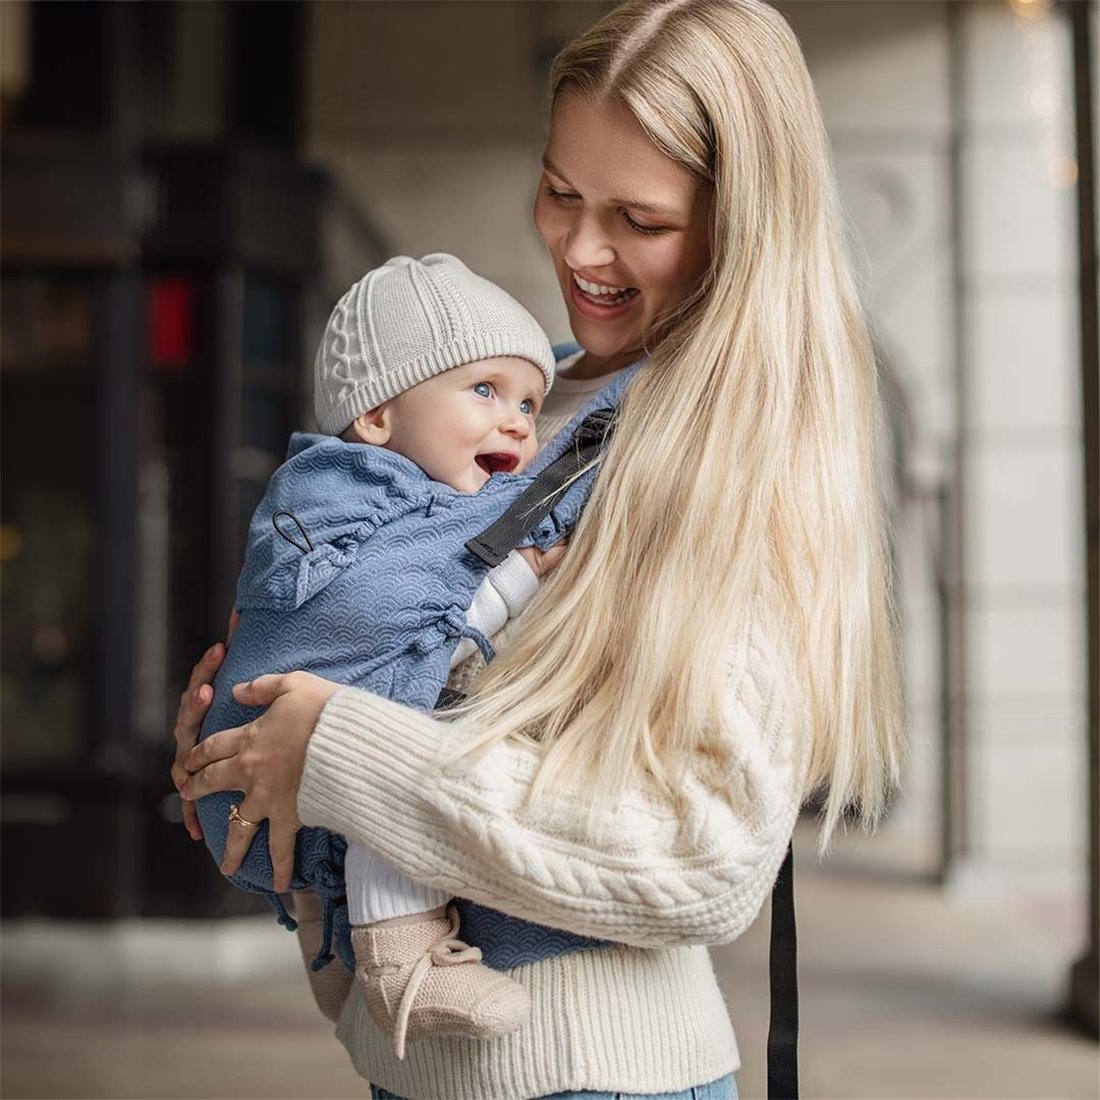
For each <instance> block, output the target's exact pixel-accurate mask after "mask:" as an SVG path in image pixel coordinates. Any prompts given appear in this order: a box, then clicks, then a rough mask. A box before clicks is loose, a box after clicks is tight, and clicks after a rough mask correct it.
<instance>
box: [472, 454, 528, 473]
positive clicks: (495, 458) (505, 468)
mask: <svg viewBox="0 0 1100 1100" xmlns="http://www.w3.org/2000/svg"><path fill="white" fill-rule="evenodd" d="M474 461H475V462H476V463H477V464H478V465H479V466H480V467H481V468H482V469H483V470H484V471H485V472H486V473H487V474H488V475H489V476H490V477H492V476H493V474H499V473H505V474H510V473H511V472H512V471H513V470H514V469H515V468H516V467H517V466H518V465H519V455H510V454H507V453H505V452H504V451H500V452H498V453H496V454H488V455H474Z"/></svg>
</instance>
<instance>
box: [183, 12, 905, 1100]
mask: <svg viewBox="0 0 1100 1100" xmlns="http://www.w3.org/2000/svg"><path fill="white" fill-rule="evenodd" d="M552 84H553V92H554V99H553V108H552V115H551V125H550V136H549V141H548V144H547V149H546V155H545V171H544V174H543V178H542V180H541V182H540V189H539V195H538V198H537V200H536V204H535V224H536V226H537V228H538V231H539V233H540V235H541V236H542V239H543V241H544V242H545V244H546V246H547V249H548V250H549V252H550V255H551V257H552V259H553V262H554V264H555V267H556V270H557V274H558V277H559V281H560V283H561V288H562V292H563V294H564V296H565V301H566V305H567V307H568V309H569V316H570V320H571V323H572V326H573V331H574V333H575V335H576V337H577V341H578V343H579V344H580V345H581V347H582V348H583V349H584V352H583V354H581V355H580V357H579V359H578V360H577V361H576V362H573V363H566V364H563V365H564V367H565V370H564V375H563V376H564V377H565V378H566V379H570V380H574V381H575V380H594V379H607V378H609V377H610V376H611V375H612V374H613V373H615V372H617V371H618V370H619V369H621V368H624V367H626V366H627V365H629V364H631V363H633V362H635V361H637V360H639V359H642V358H643V357H644V363H643V365H642V367H641V369H640V370H639V371H638V372H637V374H636V376H635V377H634V379H633V381H632V382H631V384H630V387H629V390H628V392H627V395H626V397H625V399H624V401H623V403H622V404H621V406H620V409H619V417H618V423H617V427H616V431H615V435H614V438H613V440H612V442H611V444H610V446H609V449H608V451H607V453H606V455H605V457H604V459H603V461H602V467H601V470H600V474H599V477H598V479H597V483H596V487H595V489H594V491H593V494H592V497H591V500H590V502H589V504H588V507H587V510H586V512H585V515H584V517H583V519H582V522H581V524H580V526H579V527H578V529H577V531H576V533H575V535H574V538H573V541H572V543H571V545H570V548H569V550H568V552H567V553H566V555H565V558H564V561H563V562H562V564H561V565H560V566H559V567H558V569H557V571H556V572H555V573H554V574H553V576H552V577H551V578H550V580H549V581H548V582H547V583H546V584H545V586H544V588H543V590H542V591H541V592H540V594H539V595H538V597H537V598H536V600H535V602H534V603H533V604H532V605H531V607H530V608H529V609H528V611H527V612H526V613H525V614H524V616H523V618H522V619H521V620H520V622H519V623H518V624H517V625H516V627H515V629H514V630H513V631H512V632H511V633H510V636H509V637H508V639H507V641H506V642H505V643H504V644H500V645H499V656H498V658H497V659H496V661H494V662H493V664H492V665H491V666H490V668H489V669H488V670H486V671H485V673H484V675H481V676H479V677H478V676H475V675H474V673H473V671H471V670H467V675H466V677H465V679H464V681H463V682H462V683H460V684H459V685H457V686H459V687H462V688H466V689H470V690H471V691H472V693H473V694H472V698H471V700H470V702H469V703H468V705H467V706H466V707H465V708H464V709H463V711H462V712H461V714H460V715H459V717H458V718H457V719H456V720H454V721H451V722H442V721H438V720H434V719H432V718H430V717H427V716H425V715H422V714H417V713H413V712H410V711H408V710H405V709H403V708H401V707H399V706H396V705H395V704H392V703H390V702H388V701H386V700H382V699H379V698H377V697H374V696H370V695H368V694H366V693H363V692H358V691H355V690H352V689H342V690H341V689H338V688H337V686H336V685H334V684H330V683H327V682H326V681H323V680H319V679H318V678H316V677H312V676H308V675H306V674H304V673H292V674H290V675H287V676H278V677H263V678H260V679H259V680H257V681H254V682H253V683H252V684H250V685H246V686H244V687H241V688H238V689H237V694H238V698H239V699H240V700H241V701H242V702H245V703H248V704H253V705H270V710H269V711H268V712H267V713H266V714H265V715H264V717H262V718H261V719H259V720H257V721H256V722H254V723H252V724H250V725H249V726H245V727H241V728H239V729H236V730H230V731H225V732H223V733H221V734H217V735H215V736H214V737H212V738H210V739H208V740H207V741H205V742H204V743H203V744H202V745H200V746H198V747H197V748H195V749H194V750H192V751H190V753H189V754H188V750H191V746H192V745H193V743H194V739H195V733H196V731H197V729H198V725H199V723H200V722H201V718H202V714H203V712H204V710H205V707H206V705H207V703H208V701H209V698H210V688H209V686H208V685H209V683H210V680H211V679H212V676H213V673H214V671H215V669H216V667H217V664H218V662H219V660H220V656H221V649H220V647H214V649H212V650H211V651H210V652H209V653H208V654H207V655H206V656H205V657H204V658H203V660H202V661H201V662H200V664H199V665H198V666H196V669H195V672H194V674H193V676H192V679H191V683H190V685H189V688H188V691H187V692H185V694H184V697H183V701H182V704H181V708H180V721H179V725H178V726H177V741H178V743H179V745H180V754H179V758H178V762H177V767H176V769H174V774H175V775H176V777H177V779H178V780H180V782H181V793H182V794H183V795H184V797H185V798H187V799H194V798H196V797H199V796H201V795H203V794H206V793H208V792H210V791H214V790H232V789H242V790H244V791H245V792H246V799H245V802H244V803H243V804H242V805H241V807H240V812H241V814H242V815H243V816H244V817H246V818H249V819H251V820H259V819H261V818H265V817H266V818H268V819H269V824H270V828H271V837H272V840H271V844H272V849H273V856H274V857H275V860H276V866H277V868H279V869H280V870H279V874H281V875H283V876H284V877H283V878H282V880H281V881H283V882H286V881H288V880H289V867H290V861H291V859H292V856H293V837H294V831H295V829H296V828H297V827H298V825H299V823H300V822H299V817H300V819H301V821H303V822H306V823H308V824H317V825H325V826H328V827H329V828H332V829H336V830H339V831H340V832H342V833H345V834H347V835H349V836H350V837H351V838H353V839H355V840H356V841H359V842H361V843H362V844H364V845H365V846H367V847H369V848H372V849H373V850H375V851H377V852H378V853H379V854H380V855H382V856H383V857H385V858H386V859H388V860H390V861H391V862H392V863H393V864H395V865H396V866H398V867H400V868H401V869H402V870H403V871H405V872H406V873H408V874H409V875H411V876H412V877H413V878H415V879H418V880H420V881H424V882H430V883H431V884H433V885H435V886H438V887H440V888H443V889H446V890H449V891H451V892H453V893H454V894H456V895H460V896H463V897H468V898H471V899H473V900H474V901H477V902H481V903H484V904H486V905H490V906H492V907H493V908H495V909H497V910H501V911H503V912H504V913H508V914H513V915H516V916H520V917H524V918H528V919H530V920H532V921H536V922H539V923H540V924H543V925H550V926H553V927H556V928H563V929H568V930H570V931H573V932H578V933H582V934H586V935H590V936H595V937H599V938H601V939H605V940H612V941H615V944H616V945H615V946H613V947H611V948H603V949H596V950H588V951H577V952H574V953H572V954H567V955H563V956H559V957H557V958H552V959H548V960H544V961H541V962H538V963H535V964H532V965H529V966H524V967H520V968H518V969H517V970H515V971H513V972H512V975H513V976H514V977H515V978H516V979H517V980H518V981H521V982H523V983H524V984H525V985H526V986H527V988H528V991H529V992H530V994H531V998H532V1001H533V1004H534V1009H533V1015H532V1020H531V1022H530V1024H529V1025H528V1026H526V1027H525V1028H524V1029H522V1030H521V1031H520V1032H518V1033H517V1034H516V1035H515V1036H514V1037H512V1038H508V1039H501V1040H496V1041H493V1042H489V1043H468V1042H467V1043H464V1042H462V1041H460V1040H439V1041H430V1040H425V1041H424V1042H423V1043H421V1044H418V1045H417V1046H416V1047H413V1048H410V1052H409V1057H408V1059H407V1061H406V1062H405V1063H403V1064H398V1063H396V1062H395V1061H394V1060H393V1058H392V1057H391V1056H389V1054H388V1051H387V1049H386V1046H385V1043H384V1041H383V1040H382V1039H381V1038H380V1037H379V1036H378V1035H377V1034H376V1033H375V1032H374V1031H373V1029H372V1028H371V1027H370V1026H369V1023H368V1020H367V1017H366V1015H365V1013H364V1010H363V1006H362V1004H361V1002H360V1001H359V999H358V997H357V995H356V994H354V993H353V994H352V996H351V997H350V998H349V1001H348V1003H347V1004H346V1005H345V1008H344V1011H343V1014H342V1016H341V1020H340V1026H339V1030H338V1034H339V1036H340V1038H341V1040H342V1041H343V1042H344V1043H345V1045H346V1046H347V1047H348V1049H349V1051H350V1052H351V1055H352V1058H353V1059H354V1061H355V1064H356V1067H357V1068H358V1069H359V1072H360V1073H362V1074H363V1075H364V1076H366V1077H368V1079H370V1080H372V1081H373V1082H375V1084H376V1085H381V1086H384V1087H385V1089H388V1090H392V1092H393V1093H396V1094H397V1095H399V1096H404V1097H427V1096H430V1097H448V1098H452V1097H474V1098H479V1100H480V1098H485V1097H520V1096H524V1097H530V1096H545V1095H547V1094H551V1093H554V1094H556V1093H560V1092H562V1091H563V1090H611V1091H612V1092H623V1093H631V1094H648V1095H660V1096H667V1095H677V1096H679V1095H683V1096H685V1097H687V1096H703V1095H705V1096H713V1097H729V1096H733V1095H735V1092H734V1086H733V1079H732V1073H733V1071H734V1070H736V1068H737V1066H738V1064H739V1063H738V1055H737V1049H736V1044H735V1041H734V1037H733V1033H732V1030H731V1028H730V1025H729V1021H728V1017H727V1014H726V1011H725V1007H724V1004H723V1001H722V997H721V994H720V992H719V990H718V987H717V983H716V981H715V978H714V974H713V971H712V968H711V964H710V961H709V957H708V954H707V951H706V949H705V947H702V946H698V945H704V944H713V943H723V942H727V941H729V940H732V939H734V938H735V937H736V936H738V935H740V933H741V932H742V931H744V929H745V928H746V927H747V926H748V925H749V924H750V923H751V922H752V920H753V919H754V918H755V916H756V914H757V912H758V911H759V909H760V907H761V905H762V903H763V901H764V899H765V898H766V897H767V896H768V893H769V891H770V889H771V886H772V883H773V881H774V879H775V876H776V873H777V871H778V868H779V865H780V863H781V861H782V858H783V855H784V853H785V851H786V848H787V844H788V841H789V838H790V835H791V832H792V829H793V826H794V822H795V818H796V816H797V813H798V809H799V806H800V804H801V802H802V801H803V798H804V796H805V795H807V794H808V793H809V792H811V791H814V790H816V789H818V788H821V787H823V786H825V785H827V786H828V795H827V798H826V801H825V809H824V819H823V825H822V830H821V844H822V847H823V848H824V847H825V846H826V845H827V843H828V839H829V837H830V835H831V834H832V832H833V829H834V828H835V826H836V824H837V822H838V820H839V818H840V816H841V814H842V813H843V812H845V810H848V809H850V808H852V807H855V808H856V809H857V810H858V811H859V813H860V814H861V816H862V817H863V819H864V821H865V822H867V823H871V822H873V821H874V820H875V819H876V817H877V816H878V814H879V813H880V811H881V809H882V806H883V801H884V797H885V792H886V790H887V788H888V786H889V784H890V783H892V782H893V781H894V780H895V779H896V776H897V770H898V755H899V733H898V730H899V706H898V689H897V659H896V644H895V633H894V629H893V621H892V615H891V611H890V601H889V595H888V583H887V566H886V561H887V558H886V552H885V547H884V531H883V526H882V521H881V514H880V509H879V502H878V493H877V490H876V486H875V484H874V463H873V456H872V437H873V428H874V413H875V375H874V364H873V359H872V355H871V350H870V342H869V339H868V335H867V329H866V325H865V322H864V319H863V317H862V315H861V312H860V309H859V306H858V303H857V300H856V295H855V292H854V289H853V284H852V279H851V275H850V273H849V269H848V265H847V262H846V260H845V258H844V256H843V251H842V246H841V228H840V216H839V213H838V209H837V200H836V194H835V187H834V184H833V179H832V174H831V168H830V165H829V156H828V148H827V142H826V135H825V131H824V127H823V125H822V122H821V118H820V114H819V111H818V107H817V104H816V101H815V98H814V94H813V89H812V87H811V84H810V80H809V77H808V74H807V72H806V69H805V64H804V62H803V60H802V57H801V54H800V52H799V49H798V45H797V42H796V40H795V38H794V36H793V34H792V33H791V31H790V30H789V28H788V27H787V25H786V23H785V22H784V21H783V20H782V18H781V17H780V16H779V15H778V14H777V13H776V12H775V11H773V10H772V9H770V8H768V7H767V6H766V5H764V4H763V3H760V2H759V0H668V2H655V0H631V2H630V3H627V4H625V5H624V6H623V7H621V8H619V9H617V10H616V11H614V12H612V13H611V14H610V15H608V16H607V17H606V18H605V19H603V20H602V21H601V22H600V23H598V24H597V25H596V26H595V27H593V28H592V29H591V30H590V31H589V32H587V33H586V34H584V35H582V36H581V37H580V38H579V39H578V40H576V41H575V42H574V43H572V44H571V45H570V46H568V47H567V48H566V49H565V51H564V52H563V53H562V55H561V56H560V57H559V58H558V60H557V62H556V63H555V66H554V71H553V74H552ZM566 411H570V410H566ZM545 434H546V433H545V432H543V435H544V437H545ZM497 641H498V643H500V642H501V639H500V638H499V637H498V639H497ZM189 774H190V778H187V776H188V775H189ZM184 780H186V781H185V782H184ZM248 834H249V831H248V830H246V829H240V830H236V831H234V833H233V834H231V835H232V836H233V837H234V850H233V851H231V852H229V853H228V854H227V866H226V867H225V869H226V870H231V869H232V867H233V866H234V865H235V861H236V860H237V859H239V857H240V855H241V853H242V851H243V850H244V849H245V848H246V847H247V843H248V840H249V839H250V838H249V835H248ZM708 1085H709V1091H704V1088H703V1087H704V1086H708ZM685 1089H687V1090H688V1091H687V1092H684V1091H683V1090H685ZM376 1095H384V1094H383V1093H381V1092H377V1093H376Z"/></svg>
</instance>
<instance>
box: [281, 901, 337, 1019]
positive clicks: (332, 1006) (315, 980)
mask: <svg viewBox="0 0 1100 1100" xmlns="http://www.w3.org/2000/svg"><path fill="white" fill-rule="evenodd" d="M294 917H295V919H296V920H297V921H298V945H299V947H300V948H301V950H302V962H304V963H305V964H306V974H307V975H308V976H309V988H310V991H311V992H312V993H313V999H314V1001H315V1002H316V1003H317V1007H318V1008H319V1009H320V1010H321V1015H322V1016H324V1017H325V1019H327V1020H331V1021H332V1022H333V1023H336V1021H337V1020H338V1019H339V1018H340V1011H341V1010H342V1009H343V1007H344V1002H345V1001H346V1000H347V999H348V990H350V989H351V975H350V974H349V973H348V972H347V970H346V969H345V967H344V964H343V963H342V962H340V960H339V959H333V960H332V961H331V962H330V963H329V964H328V966H324V967H322V968H321V969H320V970H314V969H313V967H312V966H311V965H310V964H311V963H312V962H313V960H314V959H315V958H316V957H317V952H318V951H320V950H321V943H322V941H323V940H324V907H323V905H322V903H321V899H320V898H319V897H318V896H317V895H316V894H315V893H314V892H313V891H312V890H296V891H295V892H294Z"/></svg>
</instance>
